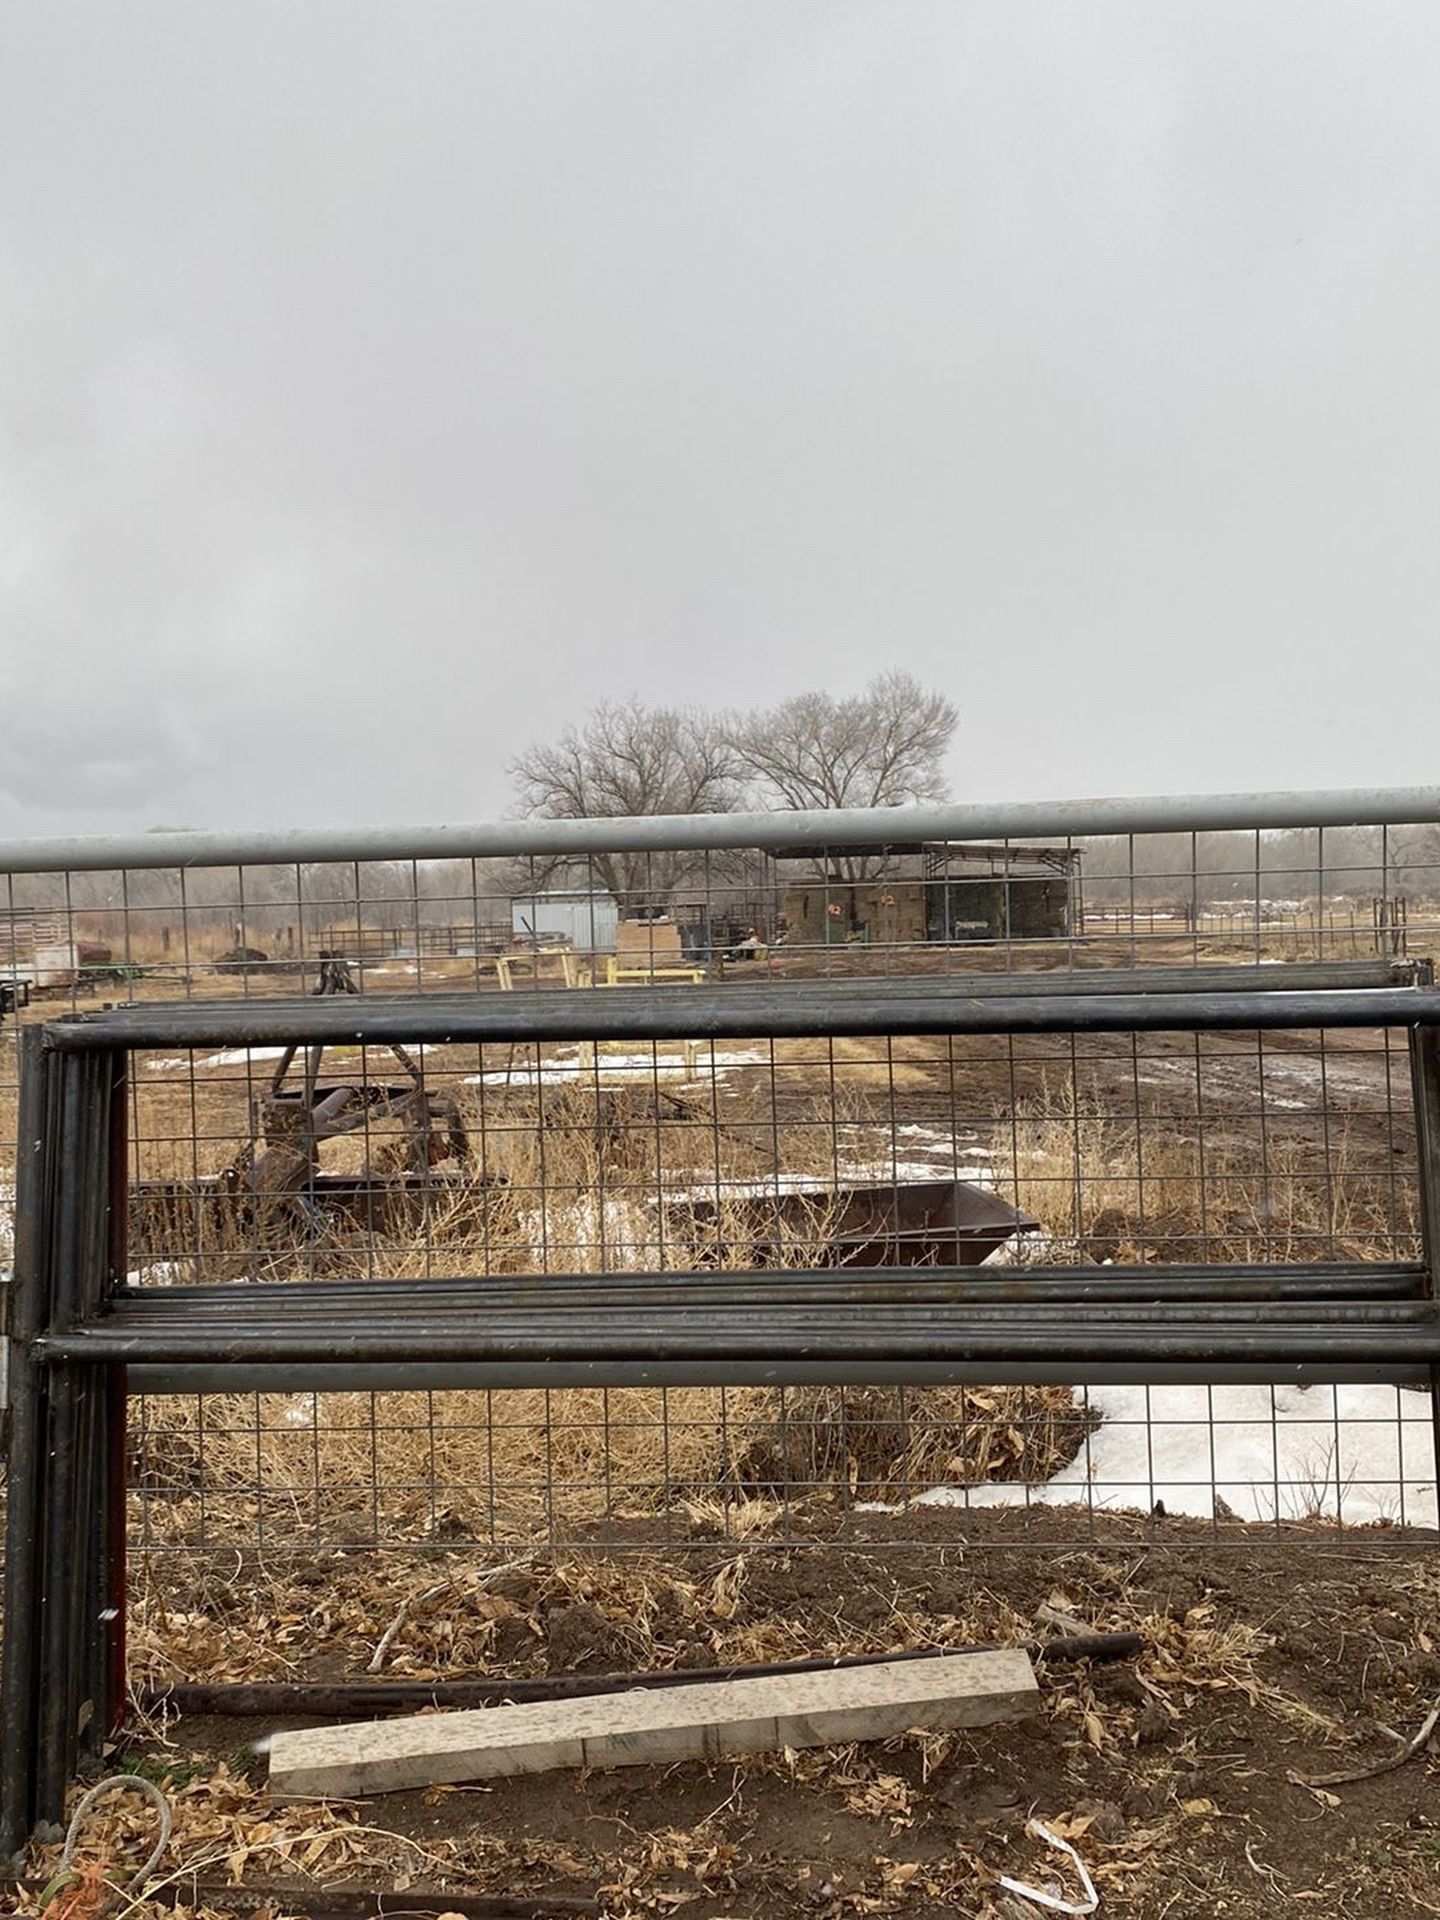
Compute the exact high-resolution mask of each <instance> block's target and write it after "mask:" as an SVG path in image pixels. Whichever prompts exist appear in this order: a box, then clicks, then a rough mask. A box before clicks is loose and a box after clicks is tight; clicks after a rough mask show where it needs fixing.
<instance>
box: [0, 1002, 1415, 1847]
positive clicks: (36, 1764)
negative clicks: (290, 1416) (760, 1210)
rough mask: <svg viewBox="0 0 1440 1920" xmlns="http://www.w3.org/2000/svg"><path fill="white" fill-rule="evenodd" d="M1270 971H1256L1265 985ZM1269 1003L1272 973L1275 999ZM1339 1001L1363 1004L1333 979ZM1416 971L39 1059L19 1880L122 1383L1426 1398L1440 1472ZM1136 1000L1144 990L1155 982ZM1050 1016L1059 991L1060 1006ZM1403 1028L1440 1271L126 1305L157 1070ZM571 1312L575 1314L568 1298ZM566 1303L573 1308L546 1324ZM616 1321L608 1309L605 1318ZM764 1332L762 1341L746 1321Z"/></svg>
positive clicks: (279, 1025)
mask: <svg viewBox="0 0 1440 1920" xmlns="http://www.w3.org/2000/svg"><path fill="white" fill-rule="evenodd" d="M1252 971H1254V972H1258V971H1259V970H1252ZM1265 971H1266V972H1267V973H1268V972H1269V971H1270V970H1268V969H1266V970H1265ZM1329 979H1330V980H1331V981H1335V979H1336V977H1335V976H1334V975H1333V974H1332V975H1330V976H1329ZM1415 979H1416V983H1415V984H1409V985H1405V984H1399V983H1397V981H1396V978H1395V974H1394V972H1393V970H1391V969H1389V968H1385V969H1382V970H1379V977H1377V972H1376V970H1370V971H1369V972H1367V974H1366V975H1365V976H1364V979H1363V980H1361V979H1360V978H1358V977H1357V976H1355V975H1353V974H1352V975H1350V976H1347V977H1346V978H1345V979H1344V980H1341V981H1338V982H1337V983H1335V984H1327V985H1326V986H1325V987H1324V988H1318V989H1317V988H1313V987H1311V986H1309V985H1299V984H1295V983H1287V985H1286V986H1284V987H1279V986H1278V984H1277V985H1276V986H1271V985H1270V984H1269V982H1268V981H1262V980H1260V979H1256V978H1254V977H1251V978H1247V979H1246V980H1244V982H1243V983H1242V984H1239V985H1237V986H1236V987H1235V988H1234V989H1233V990H1231V991H1226V990H1224V988H1223V986H1221V985H1211V984H1210V983H1209V982H1207V983H1206V984H1205V986H1204V987H1202V988H1200V989H1199V990H1196V991H1186V990H1181V989H1179V988H1177V987H1176V986H1174V984H1173V983H1172V982H1170V981H1167V982H1166V983H1165V985H1164V987H1163V988H1161V990H1158V991H1124V992H1118V993H1112V992H1107V991H1103V990H1102V991H1096V992H1090V991H1086V990H1085V986H1084V985H1082V984H1081V976H1078V975H1076V974H1067V975H1066V976H1065V985H1064V989H1063V990H1057V991H1039V990H1036V991H1031V990H1030V989H1029V987H1028V985H1027V987H1026V989H1025V990H1023V991H1022V990H1016V989H1014V988H1009V989H1007V990H1003V991H992V990H990V985H991V983H988V982H987V983H986V984H985V986H984V987H983V988H982V987H980V986H979V985H977V984H976V983H974V982H969V981H967V982H965V983H964V985H963V987H961V988H958V989H957V988H956V986H955V985H953V984H951V983H947V982H944V981H936V982H933V983H920V982H912V983H909V984H907V985H906V987H905V989H904V991H902V992H896V991H893V990H891V989H890V988H889V987H887V986H886V985H884V984H883V983H879V982H874V981H872V982H866V983H856V984H854V985H853V986H846V987H844V988H841V989H839V990H837V989H835V988H833V987H831V986H829V985H827V984H825V983H813V982H811V983H803V984H795V985H792V986H782V987H774V986H763V987H752V986H748V985H744V986H741V985H735V986H727V987H720V988H708V989H707V988H698V989H693V990H686V991H684V992H677V991H675V990H665V989H660V990H646V989H636V990H627V991H625V992H612V991H599V992H588V993H587V992H567V993H564V994H559V993H543V992H541V993H529V994H510V995H499V994H497V995H494V996H484V995H481V996H475V995H471V996H466V997H463V998H462V997H457V996H449V995H434V996H429V995H426V996H419V997H412V998H408V999H404V1000H382V999H378V998H366V999H364V1000H355V999H349V1000H347V1001H345V1002H338V1001H334V1000H330V1001H327V1000H325V999H317V998H310V999H307V1000H300V1001H288V1000H278V999H277V1000H249V1001H238V1002H229V1003H220V1004H196V1003H189V1004H186V1005H182V1006H177V1007H169V1008H161V1007H153V1006H152V1007H145V1006H141V1007H133V1008H125V1009H119V1010H112V1011H106V1012H102V1013H97V1014H87V1015H81V1016H78V1017H75V1018H72V1019H67V1020H58V1021H54V1022H52V1023H50V1024H48V1025H46V1026H45V1027H43V1028H39V1027H36V1028H31V1029H30V1030H29V1031H28V1032H27V1033H26V1035H25V1036H24V1068H25V1071H24V1079H23V1087H22V1096H23V1112H22V1120H21V1128H20V1137H21V1141H22V1143H23V1149H22V1154H21V1160H20V1168H19V1220H18V1235H17V1249H16V1282H15V1289H14V1291H15V1296H16V1298H15V1311H14V1319H13V1327H12V1332H13V1335H14V1345H15V1349H16V1352H15V1365H14V1368H13V1373H14V1409H13V1432H12V1446H11V1460H10V1500H9V1510H8V1514H7V1548H8V1555H7V1557H8V1571H7V1584H6V1595H5V1602H6V1629H5V1646H4V1668H3V1675H0V1713H3V1723H4V1726H5V1734H6V1738H5V1744H4V1754H3V1759H0V1852H4V1853H7V1854H8V1853H12V1852H13V1851H14V1849H15V1848H16V1847H18V1846H19V1845H20V1844H21V1842H22V1841H23V1840H24V1838H25V1836H26V1835H27V1834H28V1833H29V1831H30V1830H31V1828H32V1827H33V1825H34V1824H35V1822H36V1821H37V1820H51V1819H54V1818H55V1817H56V1816H57V1815H58V1813H59V1811H60V1809H61V1807H62V1805H63V1799H64V1792H65V1786H66V1783H67V1781H68V1780H69V1779H70V1778H71V1777H72V1775H73V1774H74V1772H75V1771H76V1769H77V1767H81V1766H84V1765H86V1764H88V1763H93V1762H94V1761H96V1760H98V1757H99V1753H100V1749H101V1746H102V1743H103V1740H104V1738H105V1735H106V1732H107V1730H108V1729H109V1728H110V1727H111V1726H113V1725H114V1724H115V1721H116V1718H117V1716H118V1714H119V1711H120V1706H121V1702H122V1700H123V1683H124V1641H123V1627H124V1534H123V1521H124V1495H125V1484H124V1458H125V1446H124V1399H125V1392H126V1369H127V1368H133V1369H134V1373H133V1376H132V1378H133V1379H134V1380H136V1381H138V1380H142V1379H143V1380H144V1381H145V1383H146V1384H147V1385H164V1384H167V1383H168V1384H169V1385H170V1386H171V1387H172V1388H173V1390H176V1391H193V1390H195V1389H196V1387H197V1384H198V1383H207V1384H208V1383H214V1384H216V1385H230V1386H234V1387H238V1386H240V1385H242V1384H250V1383H251V1382H252V1381H253V1380H254V1379H255V1378H256V1377H257V1375H258V1376H260V1377H263V1376H264V1373H265V1370H266V1369H271V1370H273V1371H272V1375H271V1377H275V1378H283V1379H291V1380H294V1381H295V1382H296V1383H297V1384H299V1383H302V1382H303V1383H304V1384H306V1385H308V1386H310V1387H312V1388H324V1387H326V1386H338V1385H340V1384H343V1383H347V1382H348V1381H349V1380H351V1379H353V1378H354V1377H355V1375H356V1373H357V1371H359V1370H364V1369H368V1370H369V1372H370V1377H372V1378H373V1379H374V1380H375V1382H376V1383H377V1384H385V1383H387V1382H388V1383H389V1384H392V1385H401V1384H403V1385H412V1384H414V1383H415V1380H416V1376H417V1373H418V1372H420V1371H422V1370H428V1371H430V1372H431V1373H434V1372H435V1371H437V1370H438V1371H439V1372H440V1374H441V1375H442V1376H444V1375H445V1374H446V1373H447V1371H449V1372H451V1373H452V1377H454V1376H457V1375H464V1374H466V1373H467V1372H468V1373H469V1374H470V1375H471V1377H474V1376H475V1375H479V1376H481V1377H487V1378H488V1379H489V1381H490V1382H491V1383H492V1384H496V1385H517V1384H522V1383H526V1382H529V1381H531V1380H535V1381H539V1382H541V1383H543V1384H551V1385H554V1384H560V1383H562V1382H568V1381H570V1380H573V1379H585V1380H588V1381H591V1382H593V1383H595V1384H624V1383H628V1382H630V1381H632V1380H635V1379H639V1378H648V1379H660V1380H665V1381H667V1382H671V1381H675V1382H678V1381H688V1382H696V1381H699V1382H709V1381H719V1382H722V1383H723V1382H735V1381H739V1380H762V1381H769V1382H777V1383H786V1382H799V1381H808V1380H812V1379H813V1380H822V1381H838V1382H863V1381H872V1380H886V1381H897V1380H901V1381H903V1380H920V1379H932V1380H952V1381H953V1380H956V1379H964V1378H975V1377H984V1378H987V1379H991V1380H996V1379H1005V1378H1013V1379H1021V1380H1027V1381H1028V1380H1033V1379H1051V1380H1053V1379H1055V1378H1057V1377H1060V1378H1066V1377H1069V1378H1077V1379H1084V1378H1091V1379H1094V1378H1097V1377H1102V1376H1106V1375H1108V1376H1109V1377H1117V1376H1118V1377H1131V1378H1141V1379H1165V1378H1189V1379H1192V1380H1197V1381H1201V1382H1205V1381H1210V1380H1214V1379H1217V1378H1224V1377H1239V1378H1261V1379H1270V1380H1294V1379H1298V1378H1312V1377H1313V1378H1319V1379H1329V1380H1342V1379H1351V1378H1364V1379H1385V1380H1399V1379H1404V1380H1411V1379H1421V1380H1425V1381H1427V1382H1428V1383H1429V1386H1430V1389H1431V1396H1432V1405H1433V1406H1434V1408H1435V1410H1436V1435H1437V1443H1440V1315H1437V1306H1436V1291H1435V1271H1436V1249H1437V1244H1440V1242H1437V1233H1440V1038H1437V1029H1440V992H1437V991H1436V990H1435V989H1434V988H1433V986H1431V985H1430V984H1429V982H1428V978H1423V979H1422V978H1421V977H1420V976H1418V975H1417V976H1415ZM1127 984H1128V983H1127ZM1046 985H1047V987H1048V985H1049V983H1048V982H1047V983H1046ZM1342 1028H1343V1029H1349V1030H1363V1029H1379V1028H1389V1029H1395V1028H1399V1029H1403V1030H1404V1031H1406V1033H1407V1034H1408V1036H1409V1050H1410V1065H1411V1074H1412V1083H1413V1086H1414V1090H1415V1099H1416V1121H1417V1137H1418V1149H1419V1166H1418V1169H1417V1174H1418V1179H1419V1187H1420V1198H1421V1214H1422V1224H1423V1245H1424V1259H1423V1260H1422V1261H1421V1262H1420V1263H1418V1264H1414V1263H1405V1264H1390V1265H1386V1266H1381V1267H1375V1268H1363V1267H1357V1266H1355V1265H1353V1264H1349V1265H1347V1264H1342V1263H1320V1264H1318V1265H1317V1264H1315V1263H1306V1264H1304V1265H1295V1266H1293V1267H1292V1266H1286V1265H1260V1266H1254V1267H1234V1266H1229V1267H1225V1268H1221V1269H1203V1268H1202V1269H1197V1268H1193V1267H1183V1266H1181V1267H1174V1268H1169V1269H1163V1270H1160V1271H1158V1272H1156V1273H1155V1274H1153V1275H1151V1274H1149V1273H1147V1272H1145V1271H1143V1270H1130V1271H1128V1272H1127V1271H1125V1270H1123V1269H1122V1270H1119V1271H1117V1270H1115V1269H1113V1268H1111V1269H1095V1268H1082V1269H1072V1270H1065V1271H1057V1272H1055V1273H1053V1274H1050V1275H1039V1276H1037V1275H1034V1274H1030V1273H1026V1274H1021V1275H1015V1274H1009V1273H1007V1274H1004V1275H1003V1276H1000V1275H997V1279H996V1283H995V1288H994V1291H993V1292H990V1291H988V1290H983V1283H981V1282H979V1281H978V1280H977V1278H976V1273H975V1270H974V1269H955V1270H934V1271H931V1272H927V1273H925V1274H923V1275H906V1276H905V1277H904V1278H903V1279H898V1280H892V1279H891V1278H890V1277H889V1276H888V1275H887V1276H885V1277H883V1278H881V1277H880V1276H878V1275H877V1274H876V1273H864V1272H859V1273H854V1272H850V1271H848V1270H845V1269H840V1270H820V1271H817V1272H811V1273H805V1274H800V1275H786V1276H778V1275H772V1276H767V1277H765V1279H764V1280H763V1281H762V1280H761V1278H760V1276H758V1275H755V1274H742V1275H738V1276H737V1275H729V1274H714V1275H694V1274H684V1275H678V1274H664V1273H660V1274H651V1275H642V1276H626V1277H624V1278H623V1280H621V1281H619V1282H614V1283H609V1284H607V1285H606V1286H605V1287H604V1288H597V1287H596V1286H595V1284H594V1281H593V1277H591V1276H584V1275H574V1276H570V1277H568V1278H562V1279H561V1280H560V1281H558V1282H552V1281H549V1280H547V1281H546V1282H544V1286H543V1288H541V1287H539V1286H537V1285H536V1284H534V1283H527V1282H525V1281H524V1280H523V1278H522V1279H518V1280H517V1279H514V1278H510V1277H497V1278H489V1277H485V1278H482V1277H478V1276H477V1277H475V1278H474V1279H469V1280H467V1279H464V1278H461V1279H451V1280H444V1281H437V1282H430V1283H426V1282H420V1283H416V1282H412V1281H405V1282H403V1283H386V1282H384V1281H379V1282H363V1283H362V1282H359V1281H355V1282H345V1281H341V1282H338V1283H330V1282H324V1283H297V1284H294V1285H288V1286H271V1287H263V1286H262V1287H236V1288H233V1289H223V1288H213V1287H197V1288H186V1287H167V1288H165V1289H163V1290H157V1291H156V1292H155V1294H154V1295H153V1296H151V1295H148V1294H145V1293H144V1292H143V1291H142V1290H137V1289H135V1288H132V1287H130V1286H128V1285H127V1283H126V1277H125V1276H126V1270H127V1263H126V1250H125V1246H124V1223H125V1219H126V1210H127V1209H126V1163H127V1155H126V1139H125V1116H126V1103H125V1097H124V1093H125V1085H126V1073H127V1070H128V1064H129V1056H130V1055H131V1054H132V1053H133V1052H135V1051H137V1050H140V1049H145V1048H151V1047H163V1048H182V1049H183V1048H192V1047H197V1046H210V1045H218V1046H223V1047H235V1046H250V1045H277V1044H278V1045H288V1044H291V1043H294V1044H297V1045H306V1044H310V1045H318V1044H323V1043H327V1042H336V1041H338V1042H344V1043H347V1044H349V1045H352V1046H353V1045H355V1044H357V1043H358V1044H360V1045H361V1046H388V1045H390V1044H392V1043H394V1042H400V1043H407V1042H408V1043H412V1044H413V1043H416V1042H424V1041H428V1042H442V1043H443V1042H466V1043H475V1044H481V1045H483V1044H486V1043H490V1042H495V1041H500V1042H506V1041H517V1042H543V1041H553V1040H561V1039H579V1040H593V1041H604V1040H610V1039H630V1040H643V1041H662V1040H672V1039H680V1038H707V1037H708V1038H719V1037H736V1038H749V1039H771V1040H775V1039H784V1038H796V1037H798V1038H813V1037H822V1038H828V1037H835V1036H841V1035H855V1036H861V1037H878V1038H882V1039H883V1038H884V1037H886V1036H892V1035H915V1034H937V1035H956V1034H977V1035H997V1036H1002V1037H1003V1036H1006V1035H1009V1034H1018V1033H1057V1034H1085V1033H1134V1032H1139V1031H1145V1032H1167V1031H1173V1032H1185V1033H1206V1032H1219V1031H1237V1030H1239V1031H1256V1032H1287V1031H1308V1030H1325V1029H1342ZM552 1289H553V1291H552ZM542 1291H543V1292H544V1293H545V1294H546V1295H547V1297H546V1298H544V1299H541V1298H539V1297H538V1296H539V1294H540V1293H541V1292H542ZM600 1296H603V1297H600ZM742 1309H743V1310H742Z"/></svg>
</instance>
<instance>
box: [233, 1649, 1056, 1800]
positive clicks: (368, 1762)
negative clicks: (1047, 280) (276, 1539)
mask: <svg viewBox="0 0 1440 1920" xmlns="http://www.w3.org/2000/svg"><path fill="white" fill-rule="evenodd" d="M1038 1697H1039V1696H1038V1688H1037V1687H1036V1684H1035V1674H1034V1670H1033V1669H1032V1667H1031V1665H1030V1658H1029V1655H1028V1654H1026V1653H1024V1652H1023V1651H1020V1650H1019V1649H1009V1648H1007V1649H1003V1650H1000V1651H995V1652H985V1653H960V1654H950V1655H945V1656H943V1657H940V1656H937V1657H936V1658H935V1659H933V1660H889V1661H882V1662H880V1663H879V1664H877V1665H875V1666H872V1667H841V1668H834V1669H831V1670H829V1671H826V1672H820V1673H789V1674H774V1675H769V1676H759V1675H757V1676H755V1677H754V1678H749V1679H741V1680H722V1681H717V1682H715V1683H713V1684H710V1685H704V1686H692V1687H674V1688H659V1689H655V1690H651V1691H637V1692H635V1693H614V1694H604V1695H593V1696H591V1697H590V1698H588V1699H579V1700H563V1701H549V1700H546V1701H540V1702H536V1703H534V1704H527V1705H524V1706H515V1707H490V1708H484V1709H481V1710H480V1711H478V1712H468V1713H441V1714H426V1715H417V1716H415V1717H411V1718H405V1719H400V1720H387V1721H382V1722H378V1723H377V1722H372V1721H366V1722H364V1723H363V1724H360V1725H352V1726H342V1727H316V1728H312V1729H310V1730H309V1731H306V1732H302V1733H278V1734H276V1735H275V1737H274V1739H273V1741H272V1742H271V1745H270V1788H271V1791H272V1792H273V1793H277V1794H285V1795H288V1796H292V1797H293V1796H302V1795H303V1796H305V1797H307V1798H316V1799H319V1798H324V1797H326V1796H332V1797H336V1798H339V1797H348V1796H350V1795H354V1794H364V1793H388V1792H393V1791H395V1790H396V1789H399V1788H405V1787H429V1786H437V1785H440V1784H442V1783H443V1782H446V1781H458V1780H484V1779H490V1778H493V1777H495V1776H496V1775H499V1774H512V1773H544V1772H546V1771H547V1770H549V1769H550V1768H552V1767H630V1766H651V1765H668V1764H670V1763H671V1762H673V1761H677V1760H720V1759H724V1758H725V1757H727V1756H728V1755H732V1754H740V1753H758V1752H761V1751H764V1750H767V1749H775V1748H780V1747H819V1746H829V1745H830V1744H832V1743H834V1742H839V1741H849V1740H878V1739H884V1738H887V1737H888V1736H890V1735H892V1734H897V1733H906V1732H908V1731H909V1730H910V1729H911V1728H919V1727H923V1728H931V1727H983V1726H988V1725H990V1724H992V1723H993V1722H995V1721H998V1720H1014V1719H1018V1718H1020V1716H1022V1715H1023V1714H1026V1713H1029V1712H1030V1711H1032V1710H1033V1708H1034V1706H1035V1704H1036V1701H1037V1699H1038Z"/></svg>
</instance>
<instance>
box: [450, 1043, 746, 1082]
mask: <svg viewBox="0 0 1440 1920" xmlns="http://www.w3.org/2000/svg"><path fill="white" fill-rule="evenodd" d="M767 1058H768V1055H766V1054H763V1053H755V1052H740V1053H719V1052H714V1051H711V1052H708V1053H699V1054H696V1055H695V1056H694V1060H693V1065H692V1063H691V1061H689V1060H687V1059H686V1058H685V1056H684V1055H683V1054H679V1055H675V1054H658V1055H657V1054H652V1053H621V1054H613V1053H601V1054H597V1056H596V1058H595V1060H594V1061H593V1062H591V1061H582V1060H581V1059H580V1058H579V1057H578V1055H577V1056H576V1057H575V1058H574V1059H570V1058H560V1059H555V1060H546V1061H542V1062H541V1064H540V1066H539V1068H538V1069H537V1068H536V1067H535V1066H534V1065H533V1064H532V1065H529V1066H517V1067H513V1068H511V1069H509V1070H508V1071H497V1072H494V1073H472V1074H467V1075H466V1076H465V1084H466V1086H470V1087H478V1086H486V1087H506V1086H508V1087H534V1086H542V1087H544V1086H558V1085H561V1084H563V1083H565V1082H570V1083H572V1084H576V1083H578V1084H583V1085H586V1086H594V1085H595V1084H596V1083H597V1082H598V1083H599V1084H600V1085H602V1086H603V1085H604V1084H605V1082H606V1081H607V1080H614V1081H618V1082H620V1083H622V1084H624V1083H625V1082H630V1083H631V1084H634V1083H636V1082H643V1081H646V1080H655V1079H660V1080H680V1081H682V1082H684V1083H685V1084H686V1085H698V1084H699V1083H701V1082H702V1081H705V1080H708V1079H709V1078H710V1077H711V1075H712V1074H715V1075H719V1074H725V1073H729V1072H731V1071H732V1070H733V1069H734V1068H736V1067H750V1066H759V1065H763V1064H764V1062H765V1061H766V1059H767Z"/></svg>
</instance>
